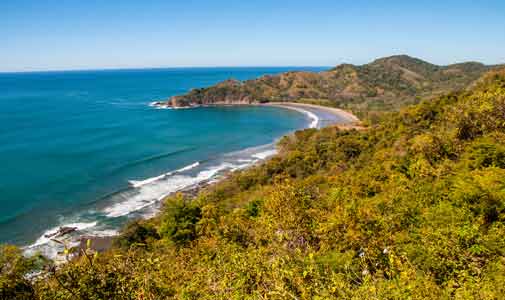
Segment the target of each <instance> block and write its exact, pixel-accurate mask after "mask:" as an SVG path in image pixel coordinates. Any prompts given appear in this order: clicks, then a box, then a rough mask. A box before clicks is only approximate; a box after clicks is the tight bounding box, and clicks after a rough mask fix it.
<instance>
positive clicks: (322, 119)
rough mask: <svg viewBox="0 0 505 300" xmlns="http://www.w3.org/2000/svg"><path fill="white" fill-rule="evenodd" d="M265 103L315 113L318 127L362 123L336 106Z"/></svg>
mask: <svg viewBox="0 0 505 300" xmlns="http://www.w3.org/2000/svg"><path fill="white" fill-rule="evenodd" d="M263 105H265V106H275V107H282V108H287V109H293V110H297V111H300V112H302V113H307V112H309V113H313V114H315V115H316V116H317V118H318V124H317V128H322V127H326V126H330V125H346V126H351V125H356V126H357V125H359V124H360V120H359V119H358V118H357V117H356V116H355V115H353V114H352V113H351V112H348V111H345V110H342V109H339V108H335V107H328V106H320V105H315V104H307V103H297V102H270V103H266V104H263Z"/></svg>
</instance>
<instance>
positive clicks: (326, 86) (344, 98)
mask: <svg viewBox="0 0 505 300" xmlns="http://www.w3.org/2000/svg"><path fill="white" fill-rule="evenodd" d="M493 68H496V66H486V65H483V64H480V63H475V62H468V63H461V64H454V65H449V66H437V65H433V64H430V63H428V62H425V61H422V60H420V59H417V58H412V57H410V56H407V55H399V56H391V57H386V58H381V59H377V60H375V61H373V62H371V63H369V64H365V65H361V66H355V65H350V64H342V65H339V66H337V67H335V68H333V69H330V70H328V71H325V72H320V73H311V72H287V73H282V74H279V75H275V76H263V77H261V78H258V79H254V80H247V81H244V82H241V81H236V80H227V81H224V82H221V83H219V84H217V85H215V86H211V87H208V88H201V89H194V90H192V91H191V92H189V93H188V94H186V95H181V96H175V97H172V98H171V100H170V101H169V102H170V103H171V104H172V105H174V106H187V105H194V104H216V103H258V102H269V101H301V102H310V103H317V104H323V105H329V106H338V107H340V108H344V109H349V110H352V111H353V112H355V113H357V114H361V115H363V113H365V112H370V111H372V110H379V111H384V110H392V109H398V108H400V107H402V106H404V105H406V104H412V103H416V102H418V100H419V99H420V98H423V97H428V96H429V97H433V96H436V95H440V94H443V93H447V92H450V91H455V90H459V89H462V88H464V87H466V86H467V85H468V84H470V83H471V82H473V81H474V80H476V79H477V78H479V76H481V75H482V74H483V73H484V72H486V71H489V70H490V69H493Z"/></svg>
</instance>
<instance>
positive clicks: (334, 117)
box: [53, 102, 359, 263]
mask: <svg viewBox="0 0 505 300" xmlns="http://www.w3.org/2000/svg"><path fill="white" fill-rule="evenodd" d="M244 105H247V104H243V103H240V104H236V105H233V104H226V105H211V106H210V107H219V106H244ZM250 105H251V106H265V107H278V108H283V109H289V110H294V111H297V112H299V113H302V114H305V115H306V116H307V117H308V119H310V120H311V121H310V123H309V124H307V126H306V127H304V128H302V129H300V130H303V129H306V128H322V127H327V126H332V125H343V126H353V125H356V124H359V119H358V118H357V117H355V116H354V115H353V114H352V113H349V112H347V111H344V110H341V109H337V108H331V107H324V106H319V105H312V104H304V103H294V102H280V103H277V102H275V103H264V104H250ZM198 107H200V106H194V107H189V108H198ZM201 107H204V106H201ZM205 107H209V106H205ZM275 154H276V153H275V152H272V153H269V154H268V155H266V156H265V157H258V160H257V161H255V162H253V163H251V164H250V165H248V166H247V167H245V168H244V169H246V168H251V167H254V166H257V165H259V164H261V163H263V162H264V161H265V160H267V159H268V158H271V157H272V156H274V155H275ZM239 170H243V169H239ZM235 171H236V170H230V171H227V172H226V173H225V174H223V175H221V176H220V177H217V178H212V179H208V180H203V181H201V182H197V183H194V184H191V185H189V186H186V187H182V188H181V189H179V190H176V191H173V192H170V193H169V194H167V195H164V196H163V197H161V198H160V202H164V201H165V199H167V198H168V197H171V196H173V195H175V194H177V193H182V194H183V195H185V196H187V197H189V198H194V197H196V196H197V195H198V193H200V192H201V191H202V190H204V189H206V188H209V187H210V186H212V185H213V184H216V183H218V182H221V181H223V180H226V179H227V178H228V177H229V176H230V174H232V173H234V172H235ZM158 215H159V211H158V212H156V213H155V214H154V215H151V216H148V217H142V218H141V219H151V218H155V217H156V216H158ZM78 231H79V230H77V236H71V237H70V238H71V240H72V241H73V244H74V245H77V246H76V247H77V249H76V250H77V252H76V254H78V253H83V251H89V250H91V251H97V252H103V251H106V250H108V249H110V248H111V247H113V241H114V239H115V238H116V237H118V236H119V235H120V234H121V228H120V229H119V231H117V233H116V234H110V235H93V234H84V233H83V234H80V233H78ZM58 256H61V254H60V255H58ZM53 259H54V261H55V262H56V261H59V262H62V263H64V262H65V261H66V259H62V257H57V258H53Z"/></svg>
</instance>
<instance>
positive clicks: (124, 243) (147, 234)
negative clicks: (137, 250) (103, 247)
mask: <svg viewBox="0 0 505 300" xmlns="http://www.w3.org/2000/svg"><path fill="white" fill-rule="evenodd" d="M158 239H160V235H159V234H158V231H157V229H156V228H155V227H154V226H153V225H152V224H150V223H145V222H141V221H134V222H132V223H129V224H128V225H126V226H125V228H124V229H123V231H122V232H121V234H120V235H119V236H118V237H117V238H116V239H115V240H114V244H115V245H116V246H118V247H122V248H129V247H130V246H132V245H148V244H151V242H152V241H153V240H158Z"/></svg>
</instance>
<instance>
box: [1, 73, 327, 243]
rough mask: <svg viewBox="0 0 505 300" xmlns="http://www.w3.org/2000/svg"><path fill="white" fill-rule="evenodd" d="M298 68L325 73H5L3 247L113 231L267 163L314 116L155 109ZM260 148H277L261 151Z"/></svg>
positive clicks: (249, 109)
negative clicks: (178, 193) (184, 96)
mask: <svg viewBox="0 0 505 300" xmlns="http://www.w3.org/2000/svg"><path fill="white" fill-rule="evenodd" d="M293 69H304V70H307V69H308V70H321V69H320V68H190V69H188V68H184V69H152V70H115V71H71V72H39V73H17V74H14V73H11V74H6V73H4V74H0V125H1V126H0V162H1V164H0V242H10V243H15V244H19V245H27V244H32V243H34V242H35V241H36V240H37V243H39V244H43V243H45V242H47V241H46V240H45V239H44V238H43V237H41V235H42V234H43V233H44V232H48V230H49V231H50V230H51V228H53V229H54V228H56V227H58V226H61V225H66V224H73V223H76V225H75V226H77V227H79V228H82V230H84V231H86V230H88V231H90V232H101V231H103V232H110V231H111V230H114V229H117V227H118V226H119V225H120V224H122V223H124V222H125V221H127V220H128V219H129V218H132V217H138V216H140V215H144V216H145V215H148V214H150V213H152V212H153V209H154V208H153V207H155V206H156V203H157V201H156V199H159V198H160V197H162V196H163V195H165V194H166V193H168V192H170V191H172V190H174V189H178V188H181V187H183V186H186V185H188V184H193V183H195V182H196V181H198V180H204V179H210V178H212V176H214V175H215V174H217V173H219V172H222V171H224V170H229V169H236V168H241V167H243V166H245V165H246V164H247V163H250V162H252V161H254V160H255V159H258V158H260V157H262V156H264V155H265V153H269V151H271V148H272V146H271V143H272V142H274V141H275V140H276V139H277V138H279V137H280V136H282V135H284V134H286V133H288V132H290V131H293V130H295V129H299V128H302V127H304V126H306V125H307V122H308V120H307V118H306V116H304V115H303V114H300V113H298V112H294V111H290V110H284V109H280V108H266V107H227V108H225V107H221V108H197V109H182V110H159V109H155V108H152V107H150V106H148V104H149V103H150V102H151V101H154V100H159V99H166V98H167V97H168V96H171V95H175V94H181V93H184V92H187V91H188V90H190V89H191V88H197V87H204V86H209V85H212V84H214V83H216V82H218V81H221V80H225V79H228V78H236V79H240V80H244V79H251V78H255V77H258V76H261V75H264V74H274V73H279V72H284V71H287V70H293ZM268 144H270V145H268ZM259 145H266V146H262V147H259V148H251V147H255V146H259ZM244 149H246V150H244ZM240 150H244V151H242V152H241V151H240ZM197 162H198V163H199V165H198V166H197V165H196V163H197ZM185 166H188V167H187V168H185V169H183V170H182V171H180V172H178V173H172V174H167V175H166V176H164V177H160V176H159V175H161V174H165V173H167V172H170V171H174V170H177V169H180V168H183V167H185ZM153 177H157V178H153ZM149 178H153V179H152V180H149ZM145 180H147V181H145ZM142 181H144V182H142Z"/></svg>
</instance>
